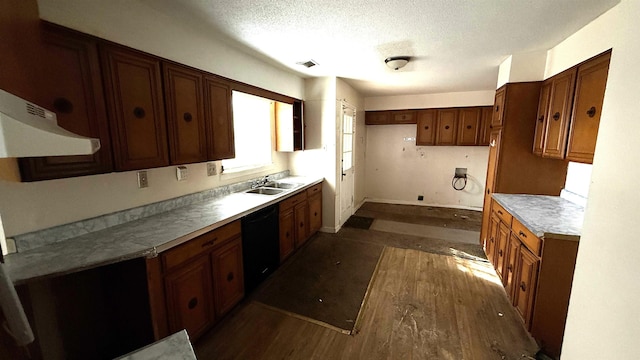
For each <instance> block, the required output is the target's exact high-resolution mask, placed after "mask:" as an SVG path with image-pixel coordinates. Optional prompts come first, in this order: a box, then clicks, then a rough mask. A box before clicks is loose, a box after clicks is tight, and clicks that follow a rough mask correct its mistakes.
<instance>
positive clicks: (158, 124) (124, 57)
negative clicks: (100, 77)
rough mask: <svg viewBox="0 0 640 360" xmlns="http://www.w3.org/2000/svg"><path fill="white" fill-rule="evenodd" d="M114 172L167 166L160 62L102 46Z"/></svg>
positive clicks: (145, 56)
mask: <svg viewBox="0 0 640 360" xmlns="http://www.w3.org/2000/svg"><path fill="white" fill-rule="evenodd" d="M100 55H101V58H102V67H103V73H104V82H105V84H104V85H105V92H106V94H105V95H106V99H107V109H108V114H109V125H110V127H111V135H112V137H113V153H114V160H115V168H116V170H136V169H145V168H153V167H160V166H167V165H169V154H168V149H167V148H168V146H167V129H166V121H165V114H164V100H163V96H162V76H161V72H160V59H158V58H156V57H153V56H150V55H147V54H144V53H141V52H138V51H135V50H132V49H128V48H125V47H121V46H117V45H110V44H101V46H100Z"/></svg>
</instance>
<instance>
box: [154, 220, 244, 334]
mask: <svg viewBox="0 0 640 360" xmlns="http://www.w3.org/2000/svg"><path fill="white" fill-rule="evenodd" d="M147 279H148V281H147V283H148V287H149V302H150V305H151V306H150V307H151V317H152V324H153V329H154V336H155V338H156V339H161V338H163V337H165V336H168V335H170V334H172V333H174V332H176V331H179V330H181V329H187V333H188V334H189V337H190V338H191V339H192V340H193V341H195V340H197V339H198V337H200V336H201V335H202V334H203V333H204V332H205V331H206V330H208V329H209V328H211V326H213V325H214V324H215V323H216V322H217V321H218V320H219V319H221V318H222V316H224V315H225V314H226V313H228V312H229V311H230V310H231V309H232V308H233V307H234V306H235V305H236V304H237V303H238V302H239V301H240V300H242V298H243V297H244V276H243V266H242V238H241V225H240V221H235V222H233V223H230V224H228V225H225V226H223V227H221V228H218V229H215V230H213V231H210V232H208V233H206V234H204V235H201V236H199V237H197V238H195V239H192V240H190V241H188V242H186V243H184V244H182V245H179V246H177V247H175V248H173V249H170V250H168V251H166V252H164V253H162V254H160V255H159V256H158V257H155V258H151V259H147Z"/></svg>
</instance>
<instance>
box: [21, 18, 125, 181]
mask: <svg viewBox="0 0 640 360" xmlns="http://www.w3.org/2000/svg"><path fill="white" fill-rule="evenodd" d="M42 29H43V33H42V41H43V42H42V44H41V45H42V47H43V49H44V51H45V54H46V61H43V74H44V75H45V76H42V77H41V78H40V79H39V82H38V88H39V90H41V91H40V98H39V99H36V101H35V102H36V103H37V104H38V105H41V106H42V107H44V108H46V109H49V110H52V111H54V112H55V113H56V115H57V119H58V125H60V126H61V127H63V128H65V129H67V130H69V131H71V132H73V133H76V134H78V135H83V136H88V137H94V138H99V139H100V150H98V151H97V152H96V153H95V154H93V155H81V156H52V157H37V158H22V159H20V160H19V164H20V172H21V175H22V181H38V180H48V179H58V178H66V177H71V176H82V175H93V174H101V173H107V172H111V171H113V160H112V156H111V139H110V136H109V127H108V124H107V112H106V108H105V104H104V95H103V92H102V79H101V76H100V61H99V58H98V47H97V42H96V40H95V39H93V38H90V37H87V36H83V35H82V34H79V33H76V32H72V31H67V30H64V29H61V28H58V27H55V26H51V25H49V24H43V27H42Z"/></svg>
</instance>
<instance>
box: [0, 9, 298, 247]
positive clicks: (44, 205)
mask: <svg viewBox="0 0 640 360" xmlns="http://www.w3.org/2000/svg"><path fill="white" fill-rule="evenodd" d="M39 7H40V14H41V17H42V18H44V19H46V20H48V21H51V22H54V23H57V24H60V25H63V26H67V27H71V28H74V29H77V30H80V31H83V32H87V33H90V34H93V35H96V36H99V37H102V38H105V39H108V40H112V41H115V42H118V43H122V44H125V45H129V46H132V47H135V48H138V49H141V50H144V51H147V52H150V53H153V54H156V55H159V56H162V57H165V58H169V59H172V60H175V61H178V62H181V63H184V64H187V65H191V66H195V67H198V68H201V69H203V70H208V71H211V72H214V73H217V74H220V75H223V76H227V77H230V78H233V79H236V80H240V81H243V82H246V83H250V84H253V85H257V86H260V87H262V88H266V89H269V90H272V91H276V92H279V93H283V94H285V95H289V96H292V97H297V98H302V97H303V94H304V81H303V80H302V79H301V78H299V77H297V76H295V75H292V74H291V73H288V72H285V71H283V70H280V69H277V68H274V67H272V66H270V65H268V64H266V63H264V62H261V61H259V60H257V59H255V58H253V57H251V56H248V55H246V54H244V53H242V52H240V51H238V50H236V49H234V48H232V47H230V46H228V45H226V44H224V43H223V42H221V41H219V40H217V39H216V38H215V35H214V34H213V33H211V32H208V33H205V32H199V31H196V30H194V29H191V28H190V27H188V26H183V25H182V24H178V23H176V22H174V21H173V20H172V18H171V17H168V16H166V15H163V14H160V13H158V12H157V11H155V10H154V9H152V8H150V7H148V6H147V5H145V4H144V3H142V2H138V1H99V0H90V1H87V0H69V1H65V2H64V3H61V2H59V1H54V0H40V1H39ZM0 165H1V166H0V167H1V169H2V171H3V173H2V174H1V175H2V176H0V197H1V199H2V201H0V214H2V219H3V224H4V227H5V232H6V234H7V236H14V235H17V234H22V233H26V232H30V231H35V230H39V229H44V228H48V227H52V226H55V225H60V224H64V223H68V222H73V221H78V220H81V219H86V218H90V217H95V216H99V215H103V214H107V213H111V212H114V211H119V210H123V209H127V208H131V207H135V206H140V205H144V204H148V203H153V202H157V201H161V200H165V199H169V198H173V197H177V196H181V195H185V194H189V193H194V192H198V191H202V190H205V189H209V188H213V187H216V186H220V185H225V184H229V183H233V182H238V181H243V180H246V179H250V178H253V177H257V176H262V175H266V174H269V173H273V172H277V171H281V170H286V169H288V168H289V155H288V154H284V153H274V165H273V166H271V167H268V168H264V169H262V170H261V171H258V172H254V173H244V174H224V175H216V176H212V177H207V176H206V164H204V163H200V164H191V165H187V167H188V169H189V179H188V180H186V181H182V182H178V181H177V180H176V177H175V167H173V166H170V167H165V168H158V169H150V170H148V175H149V187H148V188H145V189H138V188H137V181H136V174H135V172H123V173H111V174H104V175H95V176H85V177H77V178H71V179H61V180H51V181H40V182H35V183H18V182H15V181H10V180H11V179H14V178H15V175H13V174H14V173H15V172H16V170H15V169H16V165H15V161H12V160H6V159H5V160H4V161H2V162H1V163H0ZM217 167H218V169H220V165H219V163H218V165H217Z"/></svg>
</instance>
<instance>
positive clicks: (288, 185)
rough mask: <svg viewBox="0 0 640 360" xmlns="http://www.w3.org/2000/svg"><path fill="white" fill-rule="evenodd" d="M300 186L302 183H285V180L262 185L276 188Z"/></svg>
mask: <svg viewBox="0 0 640 360" xmlns="http://www.w3.org/2000/svg"><path fill="white" fill-rule="evenodd" d="M300 186H302V184H298V183H286V182H270V183H267V184H265V185H264V187H268V188H276V189H295V188H297V187H300Z"/></svg>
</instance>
